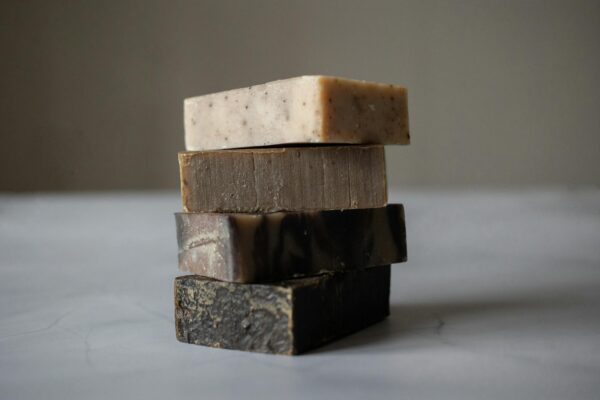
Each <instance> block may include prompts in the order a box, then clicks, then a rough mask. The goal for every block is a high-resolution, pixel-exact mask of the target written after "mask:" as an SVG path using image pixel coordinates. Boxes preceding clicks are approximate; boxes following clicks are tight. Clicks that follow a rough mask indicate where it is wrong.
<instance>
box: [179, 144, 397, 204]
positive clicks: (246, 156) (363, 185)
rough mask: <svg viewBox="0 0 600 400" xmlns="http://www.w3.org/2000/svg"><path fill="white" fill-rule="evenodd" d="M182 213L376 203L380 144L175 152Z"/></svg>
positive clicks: (380, 198)
mask: <svg viewBox="0 0 600 400" xmlns="http://www.w3.org/2000/svg"><path fill="white" fill-rule="evenodd" d="M179 169H180V177H181V196H182V200H183V209H184V211H188V212H271V211H280V210H289V211H293V210H311V209H314V210H317V209H319V210H322V209H350V208H369V207H382V206H384V205H386V204H387V185H386V175H385V153H384V150H383V146H380V145H374V146H319V147H283V148H262V149H238V150H215V151H201V152H182V153H179Z"/></svg>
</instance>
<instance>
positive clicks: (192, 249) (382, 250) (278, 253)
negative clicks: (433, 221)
mask: <svg viewBox="0 0 600 400" xmlns="http://www.w3.org/2000/svg"><path fill="white" fill-rule="evenodd" d="M176 222H177V241H178V245H179V269H180V270H181V271H183V272H189V273H193V274H197V275H202V276H207V277H210V278H214V279H219V280H222V281H229V282H240V283H249V282H274V281H279V280H285V279H290V278H294V277H299V276H308V275H315V274H319V273H322V272H328V271H346V270H351V269H360V268H366V267H374V266H378V265H385V264H392V263H398V262H403V261H406V230H405V226H404V209H403V207H402V205H401V204H392V205H388V206H387V207H380V208H367V209H360V210H346V211H341V210H331V211H309V212H278V213H270V214H225V213H178V214H176Z"/></svg>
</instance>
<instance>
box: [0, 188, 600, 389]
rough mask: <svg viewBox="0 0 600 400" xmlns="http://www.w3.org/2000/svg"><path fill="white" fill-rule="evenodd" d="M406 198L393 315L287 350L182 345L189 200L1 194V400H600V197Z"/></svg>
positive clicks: (589, 193) (554, 193)
mask: <svg viewBox="0 0 600 400" xmlns="http://www.w3.org/2000/svg"><path fill="white" fill-rule="evenodd" d="M391 198H392V200H394V201H399V202H402V203H404V204H405V207H406V215H407V225H408V242H409V243H408V244H409V261H408V263H406V264H403V265H396V266H395V267H394V269H393V283H392V295H391V303H392V308H391V316H390V317H389V319H388V320H386V321H385V322H382V323H380V324H378V325H375V326H373V327H371V328H368V329H366V330H364V331H362V332H360V333H357V334H355V335H352V336H350V337H348V338H346V339H343V340H340V341H338V342H335V343H333V344H330V345H327V346H325V347H323V348H321V349H319V350H317V351H314V352H312V353H309V354H306V355H303V356H297V357H287V356H273V355H263V354H251V353H243V352H237V351H229V350H216V349H210V348H204V347H201V346H194V345H187V344H182V343H179V342H177V341H176V339H175V333H174V324H173V298H172V296H173V294H172V282H173V278H174V277H175V276H176V275H177V269H176V240H175V227H174V218H173V215H172V213H173V212H174V211H176V210H178V208H179V207H180V204H179V199H178V195H177V193H162V194H161V193H146V194H131V193H129V194H127V193H124V194H84V195H67V194H65V195H41V194H40V195H2V196H0V399H11V400H13V399H15V400H16V399H61V400H64V399H70V398H74V399H125V398H129V399H171V398H173V399H174V398H177V399H181V398H193V399H216V398H232V399H233V398H235V399H268V398H273V399H315V398H319V399H321V398H322V399H328V400H332V399H354V398H356V399H379V398H390V399H391V398H394V399H399V398H411V399H414V398H423V399H466V398H485V399H491V398H496V399H534V398H537V399H586V398H589V399H598V398H600V190H598V189H589V190H566V189H565V190H543V191H540V190H537V191H534V190H530V191H471V192H460V191H454V192H452V191H433V190H431V191H406V192H402V193H394V194H392V196H391Z"/></svg>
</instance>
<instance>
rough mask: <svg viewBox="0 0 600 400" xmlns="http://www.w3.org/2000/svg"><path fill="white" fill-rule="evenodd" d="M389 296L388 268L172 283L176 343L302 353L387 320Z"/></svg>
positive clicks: (192, 278) (185, 279)
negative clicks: (267, 280) (256, 280)
mask: <svg viewBox="0 0 600 400" xmlns="http://www.w3.org/2000/svg"><path fill="white" fill-rule="evenodd" d="M389 293H390V267H389V265H387V266H380V267H376V268H369V269H365V270H356V271H349V272H345V273H335V274H322V275H319V276H314V277H310V278H303V279H293V280H288V281H283V282H278V283H273V284H238V283H230V282H220V281H216V280H212V279H209V278H203V277H199V276H194V275H190V276H182V277H178V278H176V280H175V323H176V332H177V339H178V340H179V341H181V342H186V343H193V344H199V345H205V346H211V347H219V348H226V349H236V350H246V351H255V352H263V353H275V354H299V353H302V352H305V351H307V350H310V349H312V348H315V347H317V346H320V345H322V344H324V343H327V342H329V341H331V340H334V339H336V338H339V337H341V336H344V335H347V334H350V333H352V332H355V331H357V330H360V329H362V328H365V327H367V326H369V325H371V324H373V323H375V322H377V321H380V320H382V319H384V318H385V317H387V316H388V315H389Z"/></svg>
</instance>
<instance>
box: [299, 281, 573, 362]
mask: <svg viewBox="0 0 600 400" xmlns="http://www.w3.org/2000/svg"><path fill="white" fill-rule="evenodd" d="M574 293H576V292H575V291H571V292H568V293H558V292H553V293H552V294H548V293H546V294H539V293H538V294H535V293H532V294H530V295H529V296H524V297H518V298H515V297H513V298H498V299H489V298H488V299H481V300H478V299H472V300H461V301H447V302H438V303H419V304H417V303H407V304H392V305H391V306H390V316H389V317H388V318H387V319H386V320H384V321H382V322H379V323H377V324H375V325H373V326H371V327H368V328H366V329H364V330H361V331H359V332H357V333H355V334H352V335H350V336H348V337H345V338H342V339H340V340H338V341H335V342H332V343H330V344H328V345H325V346H323V347H321V348H319V349H315V350H313V351H312V352H311V353H310V354H318V353H326V352H332V351H333V352H335V351H340V350H344V351H348V350H351V351H352V352H353V353H356V352H361V351H364V352H369V353H373V352H388V351H390V350H392V349H394V348H398V347H402V346H406V347H407V348H408V347H414V346H415V345H418V344H417V343H418V342H416V341H415V340H414V339H415V338H436V337H437V338H438V339H440V340H441V337H442V335H443V331H444V329H445V328H447V327H448V326H450V325H452V324H453V323H454V322H457V321H461V322H464V321H468V322H469V323H470V324H471V323H473V322H477V321H478V320H480V321H482V320H485V319H487V318H491V317H493V316H494V314H496V316H497V315H498V314H500V313H506V312H511V314H510V315H514V314H515V313H532V312H536V310H537V311H541V310H543V309H549V308H550V309H551V308H558V307H561V306H566V305H570V304H575V303H577V302H578V301H579V300H578V297H577V295H576V294H574ZM499 318H502V316H500V317H499ZM457 323H458V322H457ZM472 333H477V334H481V333H482V331H481V330H480V329H478V330H477V332H475V331H472ZM411 339H413V340H411Z"/></svg>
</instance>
